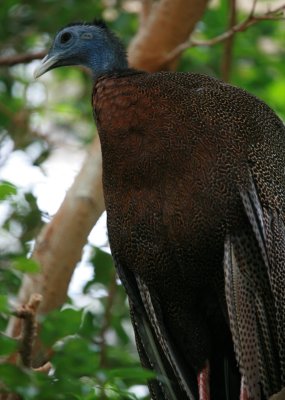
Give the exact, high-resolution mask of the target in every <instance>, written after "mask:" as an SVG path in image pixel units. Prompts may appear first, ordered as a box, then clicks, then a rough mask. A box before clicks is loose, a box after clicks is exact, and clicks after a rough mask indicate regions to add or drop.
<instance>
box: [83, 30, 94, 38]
mask: <svg viewBox="0 0 285 400" xmlns="http://www.w3.org/2000/svg"><path fill="white" fill-rule="evenodd" d="M92 38H93V35H92V33H89V32H88V33H87V32H85V33H82V35H81V39H92Z"/></svg>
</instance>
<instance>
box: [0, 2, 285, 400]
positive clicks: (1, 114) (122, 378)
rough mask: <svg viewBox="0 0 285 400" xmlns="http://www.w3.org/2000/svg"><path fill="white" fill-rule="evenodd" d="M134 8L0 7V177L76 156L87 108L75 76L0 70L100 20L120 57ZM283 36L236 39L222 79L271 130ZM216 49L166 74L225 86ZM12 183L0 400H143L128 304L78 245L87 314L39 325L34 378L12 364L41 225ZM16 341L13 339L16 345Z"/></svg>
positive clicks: (209, 18)
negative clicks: (18, 164) (242, 92)
mask: <svg viewBox="0 0 285 400" xmlns="http://www.w3.org/2000/svg"><path fill="white" fill-rule="evenodd" d="M229 3H230V2H228V1H226V0H220V1H215V2H213V3H210V5H209V7H208V8H207V10H206V12H205V14H204V16H203V18H202V20H201V21H200V22H199V23H198V24H197V26H196V31H195V37H196V38H197V39H199V40H206V39H211V38H213V37H216V36H217V35H220V34H222V33H223V32H225V31H226V30H227V29H228V28H229ZM260 3H261V4H262V5H266V4H267V3H270V2H265V1H260ZM139 9H140V1H138V0H129V1H123V0H105V1H104V0H100V1H99V0H89V1H88V2H78V1H75V0H61V1H60V2H59V1H57V0H37V1H36V0H29V1H25V0H22V1H20V0H3V1H2V2H1V7H0V37H1V42H0V56H1V60H0V68H1V69H0V167H1V168H2V169H4V168H6V166H7V165H8V164H9V162H10V161H11V159H12V158H13V157H15V156H16V157H25V160H26V162H27V163H28V164H29V165H30V167H31V168H33V169H35V170H41V171H44V168H45V162H46V160H47V159H49V157H50V156H51V155H52V153H53V151H54V150H55V149H56V148H57V147H58V146H65V145H66V144H65V143H67V142H70V141H72V143H73V145H74V146H76V148H78V149H79V150H81V151H82V149H83V148H85V146H86V145H87V144H88V143H89V142H91V141H92V140H93V137H94V135H95V134H96V131H95V128H94V122H93V117H92V112H91V106H90V95H91V90H92V87H91V82H90V78H89V76H88V75H86V73H85V72H84V71H82V70H80V69H74V68H63V69H58V70H56V71H54V72H53V73H51V74H49V75H48V76H47V77H45V78H44V79H42V80H40V81H38V82H35V81H34V79H33V77H32V72H33V69H34V67H35V61H33V62H31V63H29V64H21V63H20V64H18V63H16V64H15V65H13V66H11V65H9V66H7V65H4V64H5V60H6V59H7V58H9V57H12V56H14V55H16V54H29V53H31V52H39V51H42V50H45V49H46V48H47V47H48V45H49V43H50V41H51V38H52V37H53V35H54V34H55V32H56V31H57V30H58V29H59V28H60V27H62V26H63V25H65V24H67V23H69V22H71V21H76V20H90V19H91V18H93V17H96V18H101V17H102V18H104V19H105V20H107V21H108V24H109V25H110V27H111V28H112V29H114V30H115V31H116V32H117V33H118V34H119V35H120V37H121V38H122V40H123V42H124V43H125V44H126V46H128V44H129V42H130V40H131V38H132V37H133V36H134V35H135V33H136V32H137V30H138V28H139V14H138V12H139ZM248 12H249V10H247V9H246V8H242V7H240V8H239V11H238V14H237V15H236V18H237V19H238V20H242V19H244V18H246V17H247V15H248ZM178 23H179V21H178ZM284 37H285V25H284V21H276V20H273V19H272V20H269V21H262V22H259V23H258V24H255V25H254V26H252V27H251V28H249V29H247V30H246V31H245V32H242V33H239V34H237V35H235V37H234V45H233V47H232V54H231V57H230V62H229V66H228V70H227V75H229V76H230V81H231V83H233V84H234V85H237V86H241V87H243V88H245V89H247V90H249V91H250V92H251V93H253V94H255V95H257V96H258V97H260V98H262V99H263V100H264V101H266V102H267V103H268V104H269V105H270V106H271V107H272V108H273V109H274V110H275V111H276V112H277V113H278V115H279V116H280V117H281V118H282V119H285V96H284V93H285V72H284V56H285V47H284ZM224 46H225V45H224V43H220V44H217V45H209V46H194V47H191V48H189V49H188V50H186V51H184V53H183V55H182V57H181V59H180V61H179V63H178V66H177V69H178V70H180V71H193V72H199V73H205V74H209V75H213V76H216V77H220V78H222V77H225V72H224V69H223V62H224V61H225V60H224V51H225V47H224ZM1 63H2V66H1ZM71 168H72V166H71ZM17 174H18V177H20V179H16V180H15V182H7V181H4V180H2V181H1V182H0V203H1V204H0V224H1V225H0V283H1V286H0V330H1V331H2V332H3V334H2V335H1V338H0V356H1V357H2V363H1V364H0V377H1V378H0V379H1V386H0V388H1V390H2V392H3V393H4V392H7V393H8V392H13V393H14V394H15V395H14V396H16V397H15V398H17V396H19V397H18V398H21V399H26V400H32V399H41V400H43V399H55V400H57V399H78V400H79V399H80V400H81V399H85V400H87V399H95V398H102V399H103V398H110V399H116V398H120V399H122V398H126V399H127V398H136V397H138V398H145V397H146V396H147V392H146V390H142V389H143V387H138V385H144V384H145V382H146V379H147V378H149V377H150V376H152V375H151V373H150V372H148V371H144V370H143V369H142V368H141V367H140V366H139V361H138V357H137V354H136V350H135V345H134V338H133V333H132V329H131V325H130V321H129V316H128V305H127V300H126V297H125V293H124V290H123V288H122V286H121V285H120V283H119V282H117V281H116V277H115V272H114V266H113V263H112V259H111V257H110V255H109V254H107V253H106V252H104V251H103V250H102V249H100V248H98V247H95V246H94V243H89V247H88V252H87V253H88V254H89V256H88V257H85V261H84V262H85V263H88V265H90V266H92V268H93V277H92V278H91V279H90V280H88V281H87V282H86V283H85V284H84V285H83V287H82V293H81V297H79V298H80V299H81V300H82V299H84V304H87V306H82V301H81V302H80V301H79V302H78V299H77V300H75V299H74V298H69V299H68V300H67V302H66V304H65V305H64V306H63V307H62V309H61V310H54V311H52V312H51V313H49V314H43V315H40V327H41V328H40V331H39V338H40V341H41V343H42V344H43V345H44V347H45V349H47V352H46V353H45V354H40V355H39V356H38V357H39V358H40V360H38V361H37V359H36V358H37V357H36V358H35V357H34V358H33V368H34V369H32V368H30V367H31V365H30V364H31V360H29V357H28V358H26V359H25V357H23V355H22V356H19V355H18V354H17V351H18V350H19V349H22V347H21V346H23V343H22V341H19V340H17V339H16V338H11V337H9V336H8V335H6V334H5V332H6V333H7V332H8V331H9V327H8V323H9V320H10V317H11V313H12V312H15V309H16V308H17V307H16V306H15V303H16V299H17V293H18V291H19V288H20V285H21V282H22V279H23V276H24V275H25V274H26V273H37V272H38V271H39V266H38V265H37V263H36V262H34V261H31V260H30V259H29V256H30V253H31V249H32V246H33V243H34V239H35V238H36V237H37V235H38V233H39V231H40V229H41V226H42V225H43V224H44V223H45V222H47V221H48V220H49V219H50V216H49V215H47V213H46V210H44V209H41V208H40V206H39V204H38V201H37V193H36V191H35V190H34V187H33V185H31V184H30V183H29V184H28V185H25V184H24V183H23V184H19V180H20V181H21V170H19V171H18V173H17ZM59 174H60V171H59ZM0 177H1V171H0ZM15 183H16V184H15ZM71 245H72V244H71ZM58 262H59V263H62V262H64V261H63V260H58ZM86 299H87V300H86ZM22 311H23V310H22ZM19 313H20V311H18V316H20V315H19ZM25 326H26V329H28V326H27V325H25ZM25 334H26V333H25V331H23V332H22V335H24V336H25ZM27 336H28V337H29V334H28V335H27ZM33 351H34V352H36V350H35V349H33ZM7 360H8V361H7ZM48 360H50V361H51V362H52V369H51V370H50V373H49V374H45V373H39V372H38V371H36V370H35V369H36V368H37V367H39V366H42V365H43V364H44V363H45V362H46V361H48ZM23 364H24V365H23ZM37 364H38V365H37ZM139 389H141V390H139ZM4 398H5V396H4V394H3V399H4Z"/></svg>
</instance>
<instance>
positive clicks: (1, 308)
mask: <svg viewBox="0 0 285 400" xmlns="http://www.w3.org/2000/svg"><path fill="white" fill-rule="evenodd" d="M0 312H1V313H8V312H10V309H9V304H8V298H7V296H6V295H4V294H0Z"/></svg>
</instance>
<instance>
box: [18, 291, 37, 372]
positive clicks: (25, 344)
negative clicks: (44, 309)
mask: <svg viewBox="0 0 285 400" xmlns="http://www.w3.org/2000/svg"><path fill="white" fill-rule="evenodd" d="M41 301H42V296H41V295H40V294H32V295H31V298H30V300H29V302H28V304H25V305H23V306H21V307H20V308H19V309H18V310H17V311H16V312H15V316H16V317H18V318H21V319H22V320H23V327H22V338H21V347H20V351H19V353H20V355H21V359H22V363H23V365H24V366H25V367H28V368H30V367H31V366H32V352H33V344H34V340H35V337H36V331H37V322H36V313H37V310H38V308H39V305H40V303H41Z"/></svg>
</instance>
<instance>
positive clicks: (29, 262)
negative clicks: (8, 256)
mask: <svg viewBox="0 0 285 400" xmlns="http://www.w3.org/2000/svg"><path fill="white" fill-rule="evenodd" d="M12 266H13V268H15V269H17V270H18V271H21V272H25V273H29V274H36V273H37V272H39V271H40V266H39V264H38V263H37V262H36V261H35V260H33V259H32V258H26V257H22V256H20V257H15V258H14V259H13V261H12Z"/></svg>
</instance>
